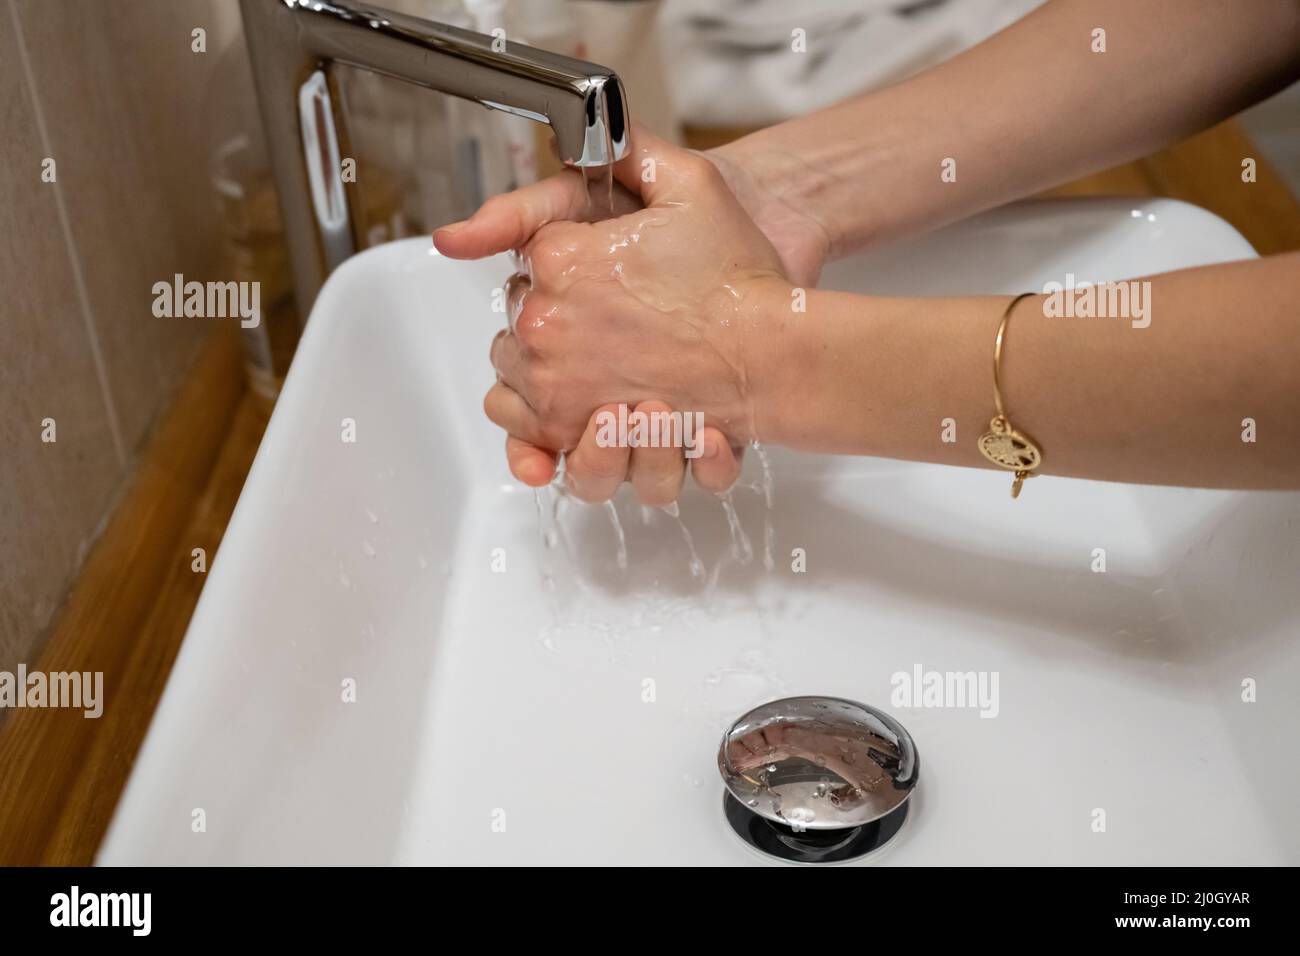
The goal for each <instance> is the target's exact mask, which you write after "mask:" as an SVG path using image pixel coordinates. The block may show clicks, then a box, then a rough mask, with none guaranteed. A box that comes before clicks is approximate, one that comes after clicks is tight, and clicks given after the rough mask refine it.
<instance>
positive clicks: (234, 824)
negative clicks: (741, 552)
mask: <svg viewBox="0 0 1300 956" xmlns="http://www.w3.org/2000/svg"><path fill="white" fill-rule="evenodd" d="M1134 202H1137V201H1135V200H1115V201H1111V200H1074V201H1052V202H1044V203H1030V204H1022V205H1017V206H1012V207H1008V208H1005V209H1002V210H998V211H996V212H993V213H990V214H987V215H985V216H982V217H979V218H978V219H975V220H972V221H970V222H967V223H964V224H961V225H958V226H955V227H952V228H950V229H948V230H945V231H944V232H941V233H939V234H936V235H933V236H930V237H928V238H925V239H922V240H919V241H917V242H913V243H910V244H907V245H900V246H897V247H893V248H891V249H888V250H884V251H880V252H877V253H874V254H872V255H868V256H865V257H861V258H858V259H855V260H852V261H848V262H843V263H839V264H837V265H836V266H834V267H832V268H830V269H828V271H827V273H826V276H825V279H824V282H823V284H824V285H827V286H830V287H836V288H840V289H846V290H858V291H867V290H871V291H874V292H880V293H900V294H901V293H914V294H945V293H958V292H989V293H992V292H1003V293H1006V292H1013V291H1020V290H1022V289H1028V288H1041V287H1042V285H1043V283H1044V282H1046V281H1049V280H1056V281H1063V280H1064V278H1065V275H1066V273H1073V274H1075V275H1076V276H1079V277H1080V278H1087V279H1090V280H1105V279H1113V278H1122V277H1126V276H1137V275H1143V274H1149V273H1152V272H1159V271H1162V270H1168V269H1173V268H1178V267H1183V266H1190V265H1199V264H1205V263H1211V262H1216V261H1223V260H1229V259H1235V258H1243V257H1247V256H1252V255H1253V254H1254V253H1253V252H1252V250H1251V249H1250V247H1249V246H1248V245H1247V243H1246V242H1245V241H1244V240H1243V239H1242V238H1241V237H1240V236H1239V235H1238V234H1237V233H1236V232H1235V231H1234V230H1233V229H1232V228H1231V227H1230V226H1228V225H1227V224H1226V223H1224V222H1223V221H1221V220H1219V219H1217V218H1215V217H1214V216H1212V215H1210V214H1209V213H1206V212H1204V211H1202V210H1199V209H1197V208H1195V207H1192V206H1188V205H1185V204H1182V203H1178V202H1173V201H1165V200H1154V201H1147V200H1142V201H1141V204H1140V206H1137V207H1135V206H1134ZM509 271H510V267H509V265H508V264H507V262H506V260H505V259H504V258H501V259H497V260H492V261H485V262H478V263H462V262H452V261H449V260H446V259H444V258H441V257H439V256H438V255H436V254H435V253H433V252H432V250H431V248H430V243H429V241H428V240H427V239H411V240H407V241H403V242H397V243H393V244H390V245H386V246H383V247H380V248H378V249H374V250H372V251H369V252H366V253H364V254H362V255H359V256H357V257H355V258H353V259H351V260H349V261H348V262H347V263H346V264H345V265H344V266H343V267H342V268H341V269H339V270H338V271H337V272H336V273H335V274H334V275H333V276H332V278H331V279H330V281H329V283H328V285H327V286H326V287H325V289H324V291H323V292H322V294H321V296H320V298H319V300H318V302H317V304H316V307H315V309H314V311H313V313H312V318H311V321H310V323H309V326H308V328H307V331H306V334H305V335H304V337H303V340H302V343H301V346H300V349H299V353H298V356H297V358H296V359H295V361H294V365H293V369H292V371H291V373H290V375H289V380H288V383H287V386H286V388H285V390H284V394H283V396H282V398H281V400H280V402H279V405H278V406H277V408H276V410H275V415H274V417H273V418H272V420H271V423H270V427H269V429H268V430H267V432H266V437H265V439H264V441H263V443H262V447H261V449H260V451H259V452H258V455H257V460H256V462H255V464H254V466H253V469H252V473H251V475H250V477H249V480H248V483H247V486H246V487H245V489H244V492H243V495H242V497H241V498H240V501H239V504H238V507H237V509H236V511H235V514H234V517H233V520H232V521H231V524H230V527H229V530H228V532H227V534H226V537H225V540H224V542H223V544H222V546H221V551H220V554H219V556H218V557H217V559H216V562H215V565H214V567H213V568H212V570H211V573H210V578H209V580H208V582H207V586H206V588H205V589H204V591H203V595H202V599H201V601H200V602H199V605H198V608H197V610H196V612H195V615H194V618H193V621H192V623H191V625H190V628H189V632H188V634H187V636H186V638H185V641H184V644H183V646H182V648H181V652H180V656H179V658H178V660H177V662H176V665H175V668H174V670H173V672H172V675H171V678H170V682H169V684H168V686H167V689H166V692H165V694H164V696H163V698H162V701H161V704H160V706H159V707H158V710H157V713H156V715H155V717H154V719H153V723H152V725H151V728H150V731H149V734H148V737H147V739H146V742H145V744H144V747H143V750H142V751H141V753H140V755H139V758H138V760H137V762H136V765H135V769H134V772H133V775H132V778H131V781H130V783H129V786H128V788H127V790H126V792H125V794H124V796H123V798H122V801H121V803H120V804H119V807H118V809H117V813H116V816H115V819H114V821H113V824H112V827H111V829H110V832H109V834H108V836H107V838H106V840H105V842H104V844H103V846H102V847H101V850H100V854H99V858H98V859H99V862H100V863H105V864H144V863H163V864H252V863H268V864H269V863H303V864H325V863H404V864H406V863H410V864H414V863H469V864H503V863H526V864H531V863H557V862H560V863H639V864H669V863H691V864H747V863H754V862H757V861H758V857H757V856H756V855H755V854H754V853H753V852H752V851H750V850H749V849H748V848H747V847H746V846H744V845H743V844H742V843H741V842H740V841H739V839H738V838H737V837H736V836H735V835H734V834H733V833H732V832H731V831H730V830H729V829H728V827H727V826H726V824H725V822H724V820H723V812H722V794H723V788H722V785H721V781H720V779H719V778H718V775H717V767H716V754H717V749H718V744H719V740H720V738H721V735H722V733H723V731H724V730H725V729H726V728H727V726H728V725H729V724H730V723H731V721H733V720H734V719H735V718H736V717H738V716H739V715H740V714H742V713H744V712H745V711H746V710H748V709H750V708H751V707H753V706H755V705H757V704H759V703H762V702H764V701H767V700H771V699H774V698H779V697H784V696H791V695H804V694H808V695H830V696H836V697H843V698H848V699H850V700H857V701H863V702H865V703H868V704H871V705H873V706H875V707H877V708H880V709H882V710H885V711H887V712H888V713H890V714H891V715H893V716H894V717H895V718H896V719H897V720H898V721H900V722H901V723H902V724H903V725H904V726H905V727H906V728H907V729H908V730H909V731H910V733H911V735H912V737H913V739H914V740H915V742H916V746H917V748H918V751H919V753H920V755H921V766H922V767H923V771H922V775H921V782H920V784H919V786H918V787H917V790H916V791H915V796H914V797H913V799H912V803H911V812H910V815H909V818H908V820H907V823H906V825H905V827H904V828H903V830H902V831H901V832H900V833H899V835H898V836H897V838H896V839H895V840H894V842H893V843H891V844H889V845H888V847H887V848H886V849H885V850H883V851H881V854H885V855H881V856H876V857H868V858H867V859H868V860H872V859H876V860H883V861H887V862H890V863H901V864H928V863H985V864H987V863H1019V864H1035V863H1086V864H1142V863H1161V864H1262V863H1281V862H1289V863H1297V862H1300V820H1298V819H1297V815H1296V813H1295V809H1294V806H1295V794H1296V793H1297V792H1300V773H1298V771H1297V761H1296V760H1295V759H1294V739H1293V735H1294V728H1295V727H1296V724H1297V716H1298V715H1300V698H1297V696H1296V694H1295V688H1296V687H1297V686H1298V684H1300V642H1297V641H1296V640H1295V634H1296V626H1297V622H1298V621H1300V610H1298V604H1297V600H1296V597H1295V581H1296V579H1297V571H1298V570H1300V549H1298V548H1297V546H1296V545H1297V541H1300V495H1296V494H1289V493H1237V492H1217V491H1197V490H1182V489H1170V488H1156V487H1135V486H1127V485H1119V484H1107V483H1099V482H1087V481H1078V480H1069V479H1061V478H1052V477H1040V478H1036V479H1035V480H1034V482H1033V483H1032V486H1031V487H1029V488H1028V489H1027V491H1026V493H1025V495H1024V496H1022V498H1021V499H1020V500H1019V501H1015V502H1012V501H1011V500H1010V498H1009V496H1008V494H1007V485H1008V480H1007V477H1006V475H1004V474H1000V473H999V474H995V473H990V472H984V471H980V470H973V469H971V470H967V469H957V468H944V467H939V466H932V465H922V464H913V463H905V462H896V461H888V460H881V459H869V458H859V459H850V458H842V459H836V458H831V457H820V456H811V455H798V454H792V453H785V452H782V451H781V450H773V451H771V453H770V459H771V471H772V475H773V478H774V481H775V506H774V508H773V510H772V511H771V513H770V515H769V514H768V513H767V511H766V509H765V507H764V502H763V497H762V495H761V494H760V493H759V492H758V490H757V489H759V488H760V478H761V473H760V470H759V467H758V465H759V462H758V460H757V458H758V456H756V455H749V456H747V462H746V473H745V476H744V478H743V479H742V485H741V486H739V487H738V488H737V489H736V490H735V492H734V494H733V498H734V502H735V507H736V510H737V513H738V515H739V519H740V522H741V524H742V526H743V528H744V529H745V531H746V532H747V534H748V536H749V539H750V540H751V541H752V542H753V551H754V558H753V560H751V561H750V562H748V563H742V562H741V561H740V560H738V559H736V558H735V557H733V556H732V538H731V535H730V534H729V531H728V523H727V521H726V518H725V515H724V513H723V509H722V506H721V504H720V503H719V501H718V500H717V499H716V498H714V497H713V496H710V495H707V494H704V493H702V492H700V491H699V490H698V489H694V488H688V490H687V492H686V493H685V494H684V496H683V498H682V501H681V503H680V504H681V517H682V521H683V523H684V524H685V526H686V527H687V528H688V529H689V530H690V531H691V533H692V535H693V538H694V545H695V547H696V549H697V550H698V552H699V554H700V556H701V558H702V559H703V561H704V563H705V565H706V566H707V574H706V576H705V578H704V580H699V579H697V578H696V577H694V576H693V575H692V574H691V570H690V560H689V554H688V550H687V546H686V542H685V539H684V538H683V535H682V530H681V528H680V527H679V526H678V524H677V522H676V521H675V520H674V519H673V517H672V516H670V515H668V514H665V513H660V512H654V513H648V512H644V511H643V510H642V509H641V508H640V506H639V505H638V504H637V503H636V502H635V500H634V499H633V498H631V496H630V492H629V491H628V489H624V492H623V493H622V494H621V495H620V497H619V499H618V504H617V509H616V512H617V514H618V515H619V517H620V518H621V525H622V528H623V532H624V534H625V537H626V550H627V569H626V570H625V571H624V570H621V569H620V567H619V562H618V561H617V560H616V556H617V553H618V539H617V535H616V534H615V531H614V528H613V525H612V523H611V520H610V516H609V514H608V512H607V511H606V510H605V509H602V508H599V507H587V506H583V505H581V504H578V503H576V502H572V501H565V502H563V503H561V504H559V505H558V506H554V505H553V499H552V498H551V496H550V492H549V491H546V492H544V493H543V494H542V495H541V496H540V498H538V497H537V496H535V495H534V493H533V492H532V491H531V490H529V489H526V488H523V487H521V486H519V485H517V484H516V483H514V482H513V481H512V480H511V478H510V476H509V474H508V472H507V470H506V467H505V463H504V456H503V454H502V445H503V440H502V436H501V434H500V433H499V432H498V431H497V429H496V428H495V427H494V426H492V425H491V424H489V423H488V422H487V421H486V420H485V419H484V417H483V414H482V411H481V406H480V402H481V399H482V396H483V393H484V392H485V391H486V389H487V387H488V385H489V384H490V383H491V381H492V373H491V370H490V368H489V366H488V362H487V351H488V344H489V342H490V340H491V338H492V335H493V333H494V332H495V331H496V329H497V328H498V327H499V326H500V325H501V323H502V318H503V317H502V316H501V315H499V314H495V313H493V312H492V311H491V308H490V303H491V293H490V290H491V289H492V288H493V287H495V286H496V285H498V284H499V283H500V282H501V281H502V280H503V279H504V277H505V275H506V274H507V273H508V272H509ZM1156 321H1162V319H1161V318H1160V317H1159V316H1157V317H1156ZM1163 321H1175V319H1174V318H1173V317H1170V318H1167V319H1164V320H1163ZM1225 321H1227V319H1225ZM1142 339H1143V336H1142V334H1141V333H1140V332H1134V335H1133V338H1132V343H1133V347H1135V348H1140V347H1143V345H1144V342H1143V341H1142ZM345 419H350V420H352V421H353V422H355V441H353V442H348V441H344V440H343V439H344V425H343V421H344V420H345ZM936 427H937V426H936ZM539 501H540V503H541V508H540V510H539ZM553 507H558V517H557V519H556V520H555V522H554V525H555V527H554V528H553V531H554V533H553V534H552V535H550V537H549V546H548V535H547V534H545V533H544V530H545V529H546V528H550V527H551V516H552V508H553ZM769 519H770V522H771V525H772V540H773V547H772V554H773V567H772V569H771V570H767V569H766V568H765V567H764V561H763V552H764V540H765V532H764V524H765V521H767V520H769ZM794 549H802V550H803V553H804V555H805V556H806V571H803V572H796V571H794V570H792V557H791V555H792V551H793V550H794ZM1096 549H1104V551H1105V571H1104V572H1098V571H1095V570H1094V568H1095V567H1096V564H1097V555H1098V552H1097V551H1096ZM918 671H919V672H921V673H922V674H924V673H927V672H936V673H939V674H945V673H948V672H952V673H960V674H964V673H971V672H973V673H975V674H977V675H981V676H983V677H985V678H990V679H991V675H996V680H997V685H996V687H997V697H996V707H993V708H991V707H983V708H977V707H970V706H965V707H962V706H947V707H936V706H926V704H927V702H926V701H925V700H923V699H919V695H918V698H915V699H914V698H910V697H900V696H899V693H900V688H901V687H903V686H904V685H903V684H902V683H901V679H900V678H899V677H898V676H896V675H900V674H902V675H915V674H916V673H917V672H918ZM1250 681H1254V682H1255V684H1254V685H1253V687H1254V694H1255V695H1256V696H1257V699H1256V700H1254V701H1251V702H1247V701H1245V700H1243V694H1244V693H1245V692H1244V691H1243V687H1246V688H1247V689H1248V690H1249V688H1250V687H1251V686H1252V685H1250V684H1249V682H1250ZM1243 682H1247V683H1246V684H1243ZM353 690H354V692H355V700H345V699H344V698H345V697H349V696H351V693H352V691H353ZM1245 696H1246V697H1250V696H1252V695H1251V694H1250V693H1245ZM946 702H947V703H949V704H952V703H953V701H952V700H948V701H946ZM930 703H933V702H930ZM968 703H969V702H968ZM982 713H983V714H984V716H982ZM199 809H201V810H202V811H203V814H202V815H201V817H199V816H198V815H196V813H195V811H196V810H199ZM200 818H201V819H202V820H203V821H204V824H205V829H203V831H202V832H194V829H195V826H194V825H193V821H194V820H196V819H200Z"/></svg>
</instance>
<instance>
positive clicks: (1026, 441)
mask: <svg viewBox="0 0 1300 956" xmlns="http://www.w3.org/2000/svg"><path fill="white" fill-rule="evenodd" d="M1033 294H1034V293H1032V292H1022V293H1020V295H1018V296H1016V297H1015V298H1014V299H1012V300H1011V301H1010V302H1009V303H1007V309H1006V311H1005V312H1003V313H1002V322H1001V324H999V325H998V337H997V339H996V340H995V341H994V343H993V402H994V404H995V405H996V406H997V409H998V413H997V414H996V415H994V416H993V420H992V421H990V422H989V430H988V431H986V432H985V433H984V434H983V435H981V436H980V442H979V448H980V454H982V455H983V456H984V457H985V458H987V459H988V460H989V461H991V462H993V464H995V465H997V466H998V467H999V468H1006V469H1007V470H1008V471H1014V472H1015V473H1016V480H1015V481H1013V482H1012V483H1011V497H1012V498H1019V497H1020V486H1021V485H1023V484H1024V483H1025V479H1026V478H1032V477H1033V475H1034V471H1035V469H1037V468H1038V466H1039V465H1041V464H1042V463H1043V452H1042V450H1041V449H1040V448H1039V447H1038V444H1037V443H1036V442H1035V441H1034V440H1033V439H1032V438H1030V437H1029V436H1028V435H1026V434H1025V433H1024V432H1020V431H1016V429H1015V427H1014V426H1013V425H1012V424H1011V419H1010V418H1008V417H1007V413H1006V409H1005V408H1004V407H1003V405H1002V374H1001V373H1002V368H1001V367H1002V339H1003V337H1004V336H1005V335H1006V331H1007V321H1008V320H1009V319H1010V318H1011V310H1012V309H1014V308H1015V307H1016V305H1017V304H1018V303H1019V302H1020V300H1021V299H1024V298H1028V297H1029V296H1031V295H1033Z"/></svg>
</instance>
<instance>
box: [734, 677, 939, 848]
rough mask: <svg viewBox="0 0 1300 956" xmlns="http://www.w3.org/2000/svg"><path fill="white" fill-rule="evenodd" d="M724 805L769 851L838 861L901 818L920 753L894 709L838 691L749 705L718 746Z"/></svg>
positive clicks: (894, 829)
mask: <svg viewBox="0 0 1300 956" xmlns="http://www.w3.org/2000/svg"><path fill="white" fill-rule="evenodd" d="M718 771H719V772H720V773H721V774H722V781H723V783H725V784H726V787H727V794H726V795H725V796H724V798H723V812H724V813H725V815H726V818H727V822H728V824H729V825H730V826H731V828H732V830H734V831H735V832H736V834H737V835H738V836H739V837H740V838H741V839H742V840H744V841H745V842H746V843H748V844H749V845H750V846H753V847H754V848H755V849H758V850H760V851H761V852H763V853H766V854H768V855H770V856H774V857H777V858H778V859H782V860H788V861H791V862H796V863H842V862H844V861H846V860H852V859H856V858H858V857H861V856H865V855H866V854H868V853H870V852H872V851H873V850H877V849H879V848H880V847H882V846H884V845H885V844H886V843H888V842H889V840H890V839H892V838H893V837H894V835H895V834H897V833H898V831H899V829H900V828H901V827H902V825H903V821H904V820H906V819H907V808H908V802H907V801H908V797H910V796H911V795H912V790H913V788H914V787H915V786H916V782H917V779H918V775H919V772H920V761H919V759H918V757H917V753H916V746H915V744H913V742H912V737H911V735H910V734H909V733H908V732H907V730H906V729H904V727H903V725H902V724H900V723H899V722H898V721H896V720H895V719H894V718H893V717H890V716H889V715H888V714H885V713H883V712H881V711H879V710H876V708H874V707H868V706H867V705H866V704H860V703H858V702H856V701H852V700H844V699H842V698H839V697H787V698H785V699H783V700H774V701H772V702H770V703H767V704H763V705H762V706H760V707H755V708H754V709H753V710H751V711H749V712H748V713H747V714H744V715H743V716H742V717H740V719H739V720H737V721H736V722H735V723H734V724H732V725H731V727H730V728H729V729H728V730H727V732H726V734H725V735H724V736H723V738H722V745H721V747H719V749H718Z"/></svg>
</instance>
